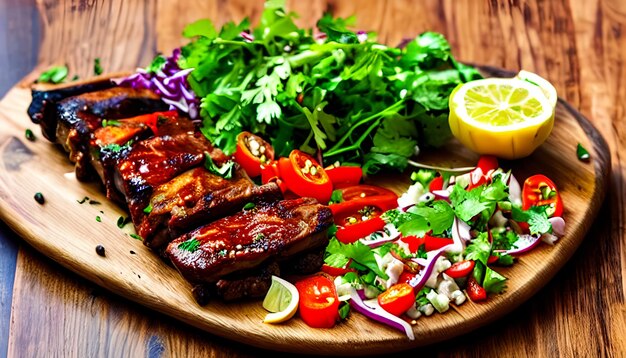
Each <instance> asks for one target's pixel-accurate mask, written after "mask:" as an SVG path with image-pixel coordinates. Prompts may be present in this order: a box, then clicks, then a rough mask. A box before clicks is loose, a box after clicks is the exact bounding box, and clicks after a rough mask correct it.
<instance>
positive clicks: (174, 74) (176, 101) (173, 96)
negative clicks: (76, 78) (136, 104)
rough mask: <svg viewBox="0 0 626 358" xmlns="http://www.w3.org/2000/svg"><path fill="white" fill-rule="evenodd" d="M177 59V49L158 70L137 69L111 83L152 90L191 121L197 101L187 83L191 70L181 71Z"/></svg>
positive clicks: (178, 53) (197, 106) (194, 114)
mask: <svg viewBox="0 0 626 358" xmlns="http://www.w3.org/2000/svg"><path fill="white" fill-rule="evenodd" d="M179 58H180V49H179V48H177V49H175V50H174V51H173V52H172V55H171V56H170V57H167V58H165V63H164V65H163V66H162V67H161V68H160V69H159V70H157V71H155V72H152V71H148V70H147V69H145V68H138V69H137V71H136V72H135V73H134V74H132V75H130V76H128V77H126V78H121V79H114V80H113V81H114V82H115V83H116V84H117V85H118V86H124V87H132V88H137V89H149V90H152V91H154V92H155V93H156V94H157V95H159V96H160V97H161V99H162V100H163V102H165V103H167V104H169V105H170V109H178V110H180V111H183V112H185V113H187V114H189V117H190V118H191V119H196V118H197V117H198V108H199V100H198V98H197V97H196V95H195V93H194V92H193V91H192V90H191V88H190V87H189V83H188V82H187V76H188V75H189V73H190V72H191V71H193V68H188V69H185V70H183V69H181V68H180V67H179V66H178V59H179Z"/></svg>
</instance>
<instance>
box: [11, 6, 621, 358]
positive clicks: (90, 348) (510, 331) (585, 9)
mask: <svg viewBox="0 0 626 358" xmlns="http://www.w3.org/2000/svg"><path fill="white" fill-rule="evenodd" d="M4 1H7V0H4ZM103 3H105V2H102V1H91V2H86V1H85V2H70V1H60V2H52V1H50V2H49V3H48V2H44V1H38V6H39V8H40V9H41V11H42V20H43V22H42V28H43V31H44V39H43V43H42V46H41V51H40V63H41V66H40V67H39V68H43V67H45V66H46V65H48V64H50V63H59V62H60V61H61V62H63V61H65V59H71V61H69V62H68V63H70V65H71V69H72V71H73V73H77V74H81V76H88V75H90V74H91V73H92V66H93V62H92V60H93V58H94V57H96V56H99V57H101V58H102V63H103V64H104V66H105V69H106V70H107V71H114V70H127V69H128V68H133V67H135V66H137V65H145V64H147V62H148V61H149V59H150V58H151V56H152V54H154V53H156V52H157V51H163V52H168V51H170V50H171V49H172V48H173V47H175V46H177V45H179V44H180V41H181V39H180V37H178V34H179V33H180V32H179V31H180V29H182V26H184V24H185V23H187V22H188V21H191V20H195V19H197V18H200V17H205V16H207V17H212V18H213V19H214V20H215V22H216V23H218V24H219V23H220V21H221V22H223V21H226V20H228V19H241V18H242V17H243V16H246V15H251V16H252V17H253V18H254V17H255V16H258V14H259V12H258V11H259V9H260V7H261V6H262V5H260V4H259V3H260V1H257V2H249V1H245V0H239V1H236V0H229V1H208V2H196V3H188V4H185V6H184V7H181V6H178V8H175V7H174V6H175V5H176V4H178V3H182V2H176V1H156V3H155V2H154V1H153V2H148V1H146V2H141V1H133V2H125V5H123V4H121V2H119V4H118V6H117V7H114V6H113V5H114V4H115V2H114V1H112V2H106V4H107V6H103ZM289 3H290V4H294V5H293V7H296V6H297V9H298V10H297V11H298V12H299V13H301V14H305V16H303V17H302V18H301V19H300V21H302V22H303V23H307V21H308V23H309V24H311V23H313V22H314V20H315V19H316V18H317V17H318V14H321V13H322V12H323V11H325V10H332V11H333V12H335V13H338V14H342V15H344V16H346V15H351V12H353V11H356V12H357V15H358V27H359V28H363V29H374V30H376V31H378V32H379V35H380V36H379V38H381V39H384V40H385V41H386V42H387V43H389V44H394V43H396V42H397V40H399V39H401V38H403V37H405V36H409V37H412V36H414V35H415V34H417V33H419V32H421V31H424V30H435V31H441V32H443V33H444V34H445V35H446V36H447V37H448V38H449V39H450V41H451V43H452V46H453V49H454V53H455V54H456V56H457V58H459V59H461V60H464V61H468V62H472V63H483V64H490V65H494V66H498V67H505V68H508V69H511V70H518V69H520V68H524V69H527V70H531V71H535V72H537V73H539V74H540V75H542V76H545V77H546V78H548V79H550V81H552V82H553V83H554V84H555V85H556V87H557V90H558V91H559V94H560V95H561V96H562V97H563V98H564V99H566V100H567V101H568V102H569V103H571V104H572V105H573V106H574V107H575V108H578V109H580V110H581V112H582V113H583V114H584V115H586V116H587V117H588V118H589V119H590V121H591V122H592V123H593V124H594V125H595V127H596V128H598V129H599V131H600V133H601V134H602V135H603V136H604V138H606V139H607V141H608V144H609V147H610V152H611V155H612V173H613V175H612V176H611V178H607V179H609V180H610V186H609V193H608V196H607V201H606V202H605V203H604V206H603V207H602V209H601V211H600V213H599V215H598V218H597V220H596V221H595V222H594V224H593V226H592V227H591V229H590V231H589V234H588V236H587V237H586V238H585V240H584V241H583V242H582V244H581V246H580V248H579V250H578V251H577V252H576V253H575V254H574V256H573V258H572V259H571V260H570V261H569V262H568V264H567V265H566V266H565V267H564V268H563V269H561V270H560V271H559V272H558V273H557V274H556V276H555V278H553V279H552V280H551V281H550V283H549V284H548V285H547V286H546V287H545V288H544V289H542V290H540V291H539V292H538V293H537V294H536V295H535V296H533V298H532V299H530V300H529V301H527V302H526V303H524V304H523V305H522V306H521V307H519V308H518V309H516V310H515V311H514V312H512V313H510V314H508V315H507V316H505V317H504V318H502V319H500V320H498V321H496V322H495V323H493V324H490V325H488V326H486V327H483V328H481V329H478V330H476V331H474V332H472V333H470V334H468V335H465V336H462V337H459V338H457V339H453V340H452V341H450V342H446V343H445V344H434V345H432V346H430V347H428V348H427V349H420V350H418V351H415V353H420V354H424V355H427V356H429V355H438V356H454V357H458V356H468V357H474V356H480V357H487V356H512V357H522V356H541V357H542V356H550V357H551V356H564V357H577V356H585V357H587V356H622V355H623V354H624V353H625V352H626V345H625V344H626V343H625V340H624V338H623V337H624V333H626V332H625V328H624V327H626V306H625V304H624V299H625V297H624V283H625V278H624V274H623V273H624V271H625V269H624V267H625V264H626V261H625V260H626V259H625V257H626V252H625V250H624V245H623V242H624V238H625V237H626V236H625V234H626V231H625V229H624V218H625V214H624V197H625V195H624V169H623V165H622V161H621V159H622V157H623V156H624V140H625V138H626V136H625V134H624V130H625V129H626V128H625V125H626V121H625V119H626V118H624V117H625V113H624V99H625V98H626V96H625V94H624V91H625V89H624V83H626V82H625V80H626V78H625V71H624V69H623V67H624V60H625V59H626V41H625V40H624V37H623V35H622V29H623V28H624V26H625V25H626V9H625V8H624V7H625V5H624V4H623V2H622V1H620V0H590V1H582V0H579V1H576V0H555V1H537V2H535V1H523V0H519V1H495V0H494V1H483V2H478V1H476V2H474V1H470V0H464V1H460V0H456V1H455V0H448V1H435V0H430V1H393V0H390V1H375V0H368V1H359V2H358V3H356V2H351V1H310V2H302V1H300V2H297V1H291V2H289ZM76 4H78V5H76ZM113 9H116V11H117V12H115V13H113ZM146 9H148V10H149V11H144V10H146ZM155 9H156V10H155ZM176 9H182V10H176ZM168 10H170V11H168ZM129 11H134V13H133V14H134V15H135V16H128V15H127V16H120V15H119V14H129V13H130V12H129ZM59 14H61V15H62V16H66V17H65V18H61V17H59ZM63 14H65V15H63ZM205 14H206V15H205ZM144 16H146V17H144ZM81 19H83V21H82V22H81V21H79V20H81ZM111 19H114V20H115V21H119V22H118V24H117V25H116V26H115V28H117V27H119V28H124V29H126V30H125V31H124V32H123V34H120V33H117V35H115V36H116V40H115V43H116V44H117V46H118V48H122V52H112V51H110V49H109V48H105V47H104V45H103V44H102V43H100V42H99V41H88V40H85V39H83V38H82V37H84V36H87V37H88V38H95V37H90V36H96V35H97V34H93V33H92V32H99V33H100V34H102V33H108V34H109V35H110V33H111V31H109V30H110V29H111V27H108V26H106V25H107V21H111ZM99 21H101V25H104V26H102V27H99V26H98V22H99ZM136 23H139V24H141V25H139V26H132V24H136ZM170 26H171V28H170ZM77 29H89V31H82V34H79V35H76V36H74V37H71V38H70V37H69V35H67V34H69V33H72V32H78V33H81V31H79V30H77ZM64 34H65V35H64ZM81 36H82V37H81ZM168 36H169V37H168ZM129 40H130V41H129ZM137 46H139V47H141V48H142V49H145V53H144V54H141V53H140V52H137ZM81 52H82V53H85V54H88V56H85V57H80V56H78V54H80V53H81ZM89 57H90V58H89ZM18 63H19V62H18ZM572 150H573V149H570V148H563V153H565V154H567V153H572ZM24 258H26V259H24ZM17 266H18V267H17V272H16V285H15V289H14V291H13V312H14V313H13V317H12V322H13V325H12V327H11V338H10V345H11V347H13V350H12V351H11V354H10V356H23V355H25V354H21V353H20V352H23V351H19V348H22V347H23V348H24V349H25V350H24V351H26V352H33V351H34V352H41V353H42V354H41V355H44V354H47V355H57V356H58V355H63V354H62V353H63V352H69V354H68V355H71V356H82V355H83V354H77V353H93V352H100V353H99V354H97V355H101V356H105V355H107V356H110V355H113V356H119V355H129V354H124V353H131V352H132V353H136V352H142V354H144V355H147V354H148V352H155V353H158V352H163V354H165V355H170V356H176V355H180V356H190V355H203V356H254V355H258V354H259V353H260V351H258V350H246V349H245V347H241V346H240V345H237V344H230V343H227V342H226V343H225V342H224V341H223V340H222V339H220V338H218V337H214V336H207V335H204V334H202V333H201V332H198V330H193V329H188V328H187V327H186V326H180V325H178V324H176V322H172V321H167V320H166V319H164V318H163V317H161V316H156V317H155V316H154V314H152V313H151V312H150V311H148V312H145V311H141V310H139V311H140V312H135V310H138V307H136V306H134V305H132V304H129V303H128V302H127V301H125V300H122V299H120V298H119V297H117V296H115V295H113V294H109V293H107V292H103V293H102V294H101V296H99V299H100V304H101V305H102V307H103V308H102V310H104V311H105V312H106V314H103V315H100V316H95V315H92V314H91V308H90V307H91V306H90V305H89V304H88V302H89V300H88V298H89V295H88V292H91V290H92V289H93V287H94V285H93V284H91V283H90V282H88V281H85V280H82V279H78V278H77V276H75V275H73V274H71V273H70V272H69V271H66V270H63V269H62V268H60V267H59V266H58V265H56V264H54V263H51V262H50V261H49V260H47V259H45V258H44V257H42V256H41V255H37V254H32V250H29V249H28V248H27V247H26V248H25V249H23V250H21V253H20V256H19V259H18V263H17ZM46 279H51V280H55V281H60V282H61V284H59V285H52V286H49V290H48V289H47V290H36V289H33V288H35V287H39V283H40V282H41V281H45V280H46ZM4 287H6V286H3V288H4ZM75 291H79V292H81V293H80V294H77V295H73V294H71V293H72V292H75ZM42 302H45V303H46V305H47V306H49V307H44V306H46V305H42ZM44 310H49V311H54V312H56V314H54V315H52V314H50V315H47V316H45V315H44V314H43V311H44ZM17 312H23V313H22V314H21V315H19V314H17ZM103 320H104V321H103ZM162 321H165V322H162ZM33 322H43V323H42V324H41V325H42V326H44V327H60V326H63V325H67V330H66V331H64V332H75V331H83V330H84V331H89V337H92V338H93V340H88V341H84V340H81V341H78V340H68V341H67V342H66V344H67V345H68V346H67V347H66V348H62V347H63V344H64V342H65V337H64V336H63V335H62V334H61V333H60V332H56V334H55V333H54V332H53V331H52V330H49V329H46V330H41V329H39V330H38V329H36V328H33V327H31V326H34V327H39V325H35V324H34V323H33ZM64 322H70V323H64ZM113 326H114V327H118V328H119V332H123V333H119V332H118V333H116V334H111V330H108V329H107V327H113ZM138 327H140V329H142V330H145V331H146V332H150V334H152V335H150V334H148V333H145V334H144V333H139V332H136V331H134V330H133V329H137V328H138ZM51 332H52V333H51ZM153 336H154V337H157V338H154V339H151V338H148V341H149V342H152V344H151V345H148V343H146V341H145V340H144V339H143V338H142V337H153ZM18 337H21V339H18ZM159 342H163V344H162V345H160V344H159ZM16 347H19V348H16ZM99 347H107V348H99ZM137 347H141V348H137ZM149 347H152V348H151V349H152V350H150V349H148V348H149ZM159 347H162V351H161V350H160V349H161V348H159ZM26 348H28V349H26ZM72 352H73V353H72ZM103 352H107V353H110V354H104V353H103ZM341 353H342V352H338V354H341ZM94 355H96V354H94Z"/></svg>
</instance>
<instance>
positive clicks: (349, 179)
mask: <svg viewBox="0 0 626 358" xmlns="http://www.w3.org/2000/svg"><path fill="white" fill-rule="evenodd" d="M326 174H328V177H329V178H330V181H331V182H332V183H333V187H334V188H335V189H339V188H343V187H347V186H354V185H358V184H359V183H360V182H361V179H362V178H363V169H361V167H356V166H354V167H353V166H339V167H330V168H326Z"/></svg>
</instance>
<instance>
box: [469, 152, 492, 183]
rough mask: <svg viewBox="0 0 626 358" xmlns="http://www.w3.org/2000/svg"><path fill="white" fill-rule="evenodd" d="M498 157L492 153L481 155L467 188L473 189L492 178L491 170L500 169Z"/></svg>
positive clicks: (471, 173)
mask: <svg viewBox="0 0 626 358" xmlns="http://www.w3.org/2000/svg"><path fill="white" fill-rule="evenodd" d="M498 167H499V164H498V158H496V157H494V156H492V155H481V156H480V158H479V159H478V163H477V164H476V168H475V169H474V170H472V171H471V172H470V183H469V186H468V187H467V190H472V189H474V188H476V187H478V186H481V185H483V184H485V183H487V182H489V181H490V180H491V172H492V171H494V170H496V169H498Z"/></svg>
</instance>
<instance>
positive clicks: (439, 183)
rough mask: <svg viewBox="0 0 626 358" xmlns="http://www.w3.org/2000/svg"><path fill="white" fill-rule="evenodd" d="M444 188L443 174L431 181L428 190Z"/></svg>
mask: <svg viewBox="0 0 626 358" xmlns="http://www.w3.org/2000/svg"><path fill="white" fill-rule="evenodd" d="M441 189H443V177H442V176H438V177H436V178H435V179H433V180H431V181H430V184H428V191H430V192H431V193H432V192H433V191H436V190H441Z"/></svg>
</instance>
